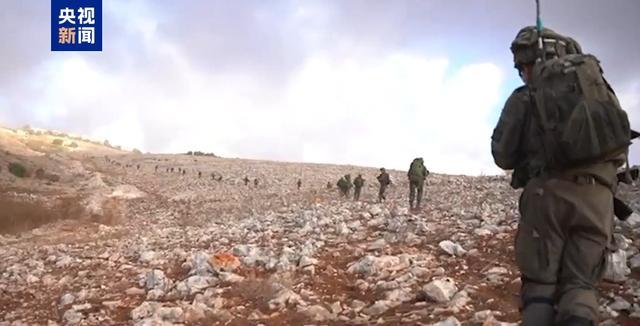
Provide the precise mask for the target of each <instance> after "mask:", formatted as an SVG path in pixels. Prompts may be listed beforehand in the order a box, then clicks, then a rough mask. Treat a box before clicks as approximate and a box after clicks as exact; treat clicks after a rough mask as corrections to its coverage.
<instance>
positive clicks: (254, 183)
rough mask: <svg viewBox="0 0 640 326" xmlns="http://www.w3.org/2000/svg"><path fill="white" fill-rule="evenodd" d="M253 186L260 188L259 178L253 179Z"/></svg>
mask: <svg viewBox="0 0 640 326" xmlns="http://www.w3.org/2000/svg"><path fill="white" fill-rule="evenodd" d="M253 186H254V187H256V188H258V178H255V179H253Z"/></svg>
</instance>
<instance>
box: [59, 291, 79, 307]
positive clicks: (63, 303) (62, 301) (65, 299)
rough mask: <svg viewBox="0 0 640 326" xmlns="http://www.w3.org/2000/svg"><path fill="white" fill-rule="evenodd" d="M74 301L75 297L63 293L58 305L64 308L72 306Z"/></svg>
mask: <svg viewBox="0 0 640 326" xmlns="http://www.w3.org/2000/svg"><path fill="white" fill-rule="evenodd" d="M75 300H76V297H75V296H74V295H73V294H71V293H65V294H64V295H63V296H62V297H60V305H61V306H66V305H70V304H72V303H73V302H74V301H75Z"/></svg>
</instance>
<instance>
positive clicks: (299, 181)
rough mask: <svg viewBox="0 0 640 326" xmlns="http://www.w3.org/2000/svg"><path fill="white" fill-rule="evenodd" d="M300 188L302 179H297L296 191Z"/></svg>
mask: <svg viewBox="0 0 640 326" xmlns="http://www.w3.org/2000/svg"><path fill="white" fill-rule="evenodd" d="M300 187H302V179H298V190H300Z"/></svg>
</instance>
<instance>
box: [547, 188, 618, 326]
mask: <svg viewBox="0 0 640 326" xmlns="http://www.w3.org/2000/svg"><path fill="white" fill-rule="evenodd" d="M558 191H560V192H561V193H562V195H563V196H564V197H565V198H566V199H567V200H568V201H569V202H571V203H572V204H573V205H574V210H573V214H571V216H570V218H571V220H570V224H569V229H568V233H567V241H566V244H565V250H564V255H563V258H562V268H561V273H560V279H559V282H558V283H559V284H558V299H559V301H558V321H559V322H560V323H561V324H562V323H563V322H564V321H566V320H568V319H571V318H573V319H576V317H579V318H581V319H583V320H588V321H590V322H591V323H592V324H593V325H596V324H597V322H598V316H599V312H598V308H599V305H598V299H597V290H596V288H595V286H596V283H597V282H598V281H599V280H600V278H601V277H602V273H603V271H604V266H605V264H604V263H605V254H606V247H607V244H608V242H609V240H610V239H611V228H612V223H613V218H614V217H613V195H612V192H611V190H610V189H609V188H607V187H605V186H602V185H600V184H596V183H587V184H579V183H578V184H576V183H570V182H564V184H563V185H562V187H558Z"/></svg>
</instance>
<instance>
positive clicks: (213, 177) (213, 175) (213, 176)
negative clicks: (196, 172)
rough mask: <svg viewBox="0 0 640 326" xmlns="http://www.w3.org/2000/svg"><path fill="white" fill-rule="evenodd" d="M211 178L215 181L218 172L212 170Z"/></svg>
mask: <svg viewBox="0 0 640 326" xmlns="http://www.w3.org/2000/svg"><path fill="white" fill-rule="evenodd" d="M211 180H213V181H215V180H216V174H215V173H214V172H211Z"/></svg>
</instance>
